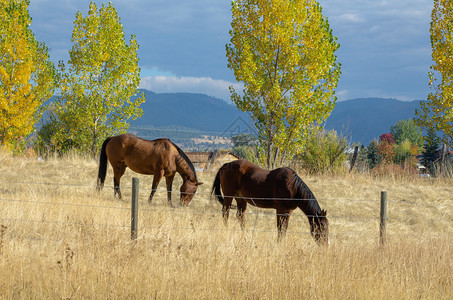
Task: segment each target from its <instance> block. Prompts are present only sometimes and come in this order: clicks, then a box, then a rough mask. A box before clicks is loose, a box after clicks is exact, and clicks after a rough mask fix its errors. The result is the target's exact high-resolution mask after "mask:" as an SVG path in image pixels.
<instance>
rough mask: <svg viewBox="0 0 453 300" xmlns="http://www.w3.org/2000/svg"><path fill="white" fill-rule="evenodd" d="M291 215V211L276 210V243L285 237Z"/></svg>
mask: <svg viewBox="0 0 453 300" xmlns="http://www.w3.org/2000/svg"><path fill="white" fill-rule="evenodd" d="M291 213H292V210H286V209H285V210H280V209H277V230H278V238H277V241H278V242H280V241H281V240H282V239H283V238H284V237H285V235H286V230H287V229H288V223H289V217H290V216H291Z"/></svg>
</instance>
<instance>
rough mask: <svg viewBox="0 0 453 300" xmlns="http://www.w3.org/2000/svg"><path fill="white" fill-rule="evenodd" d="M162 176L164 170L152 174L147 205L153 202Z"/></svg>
mask: <svg viewBox="0 0 453 300" xmlns="http://www.w3.org/2000/svg"><path fill="white" fill-rule="evenodd" d="M162 176H164V170H159V171H157V172H156V173H154V178H153V186H152V187H151V194H150V195H149V199H148V203H149V204H151V202H152V201H153V197H154V194H155V193H156V190H157V186H158V185H159V182H160V180H161V179H162Z"/></svg>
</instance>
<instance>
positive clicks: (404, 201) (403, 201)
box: [0, 180, 453, 208]
mask: <svg viewBox="0 0 453 300" xmlns="http://www.w3.org/2000/svg"><path fill="white" fill-rule="evenodd" d="M0 184H26V185H44V186H57V187H83V188H92V189H94V190H96V189H100V188H108V189H115V186H113V185H102V186H100V185H96V184H81V183H73V184H68V183H53V182H34V181H1V180H0ZM121 188H122V189H123V190H124V189H131V188H132V186H131V185H124V186H121ZM159 190H161V191H160V192H162V193H168V192H169V191H168V190H166V189H162V188H158V189H154V190H153V189H152V188H146V187H145V188H140V191H144V192H148V193H151V192H153V191H159ZM175 192H176V191H173V190H172V191H171V193H172V194H173V193H175ZM176 193H179V194H180V195H181V194H182V195H198V196H206V193H208V196H209V198H214V197H218V196H221V197H222V198H225V197H233V198H235V199H244V200H257V201H275V200H280V201H322V202H329V201H346V202H372V203H379V201H380V199H379V198H376V199H345V198H336V199H327V198H307V199H302V198H272V197H242V196H229V195H217V194H211V192H210V191H209V190H208V191H206V190H204V191H203V192H201V193H200V192H195V193H188V192H181V191H178V192H176ZM155 197H159V195H155ZM0 200H1V199H0ZM444 201H446V202H452V203H453V199H445V200H444ZM388 202H389V203H393V204H403V205H411V206H423V207H434V208H436V207H437V206H435V205H433V204H425V203H418V202H417V200H407V199H397V200H392V199H388ZM441 205H442V206H446V207H453V204H450V203H442V204H441Z"/></svg>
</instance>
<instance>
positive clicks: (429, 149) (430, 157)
mask: <svg viewBox="0 0 453 300" xmlns="http://www.w3.org/2000/svg"><path fill="white" fill-rule="evenodd" d="M439 158H440V155H439V138H438V137H437V135H436V131H435V130H434V129H432V128H428V130H427V131H426V138H425V146H424V149H423V152H422V160H421V163H422V164H423V165H424V166H425V167H426V169H427V170H428V171H429V173H431V174H433V173H434V162H435V161H437V160H438V159H439Z"/></svg>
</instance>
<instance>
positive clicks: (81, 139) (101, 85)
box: [52, 2, 145, 155]
mask: <svg viewBox="0 0 453 300" xmlns="http://www.w3.org/2000/svg"><path fill="white" fill-rule="evenodd" d="M72 42H73V46H72V49H71V50H70V51H69V55H70V59H69V62H68V65H69V67H68V68H67V69H66V66H65V65H64V63H63V62H60V69H61V73H62V84H61V97H60V98H58V99H57V100H56V102H55V114H54V116H55V117H54V118H53V119H52V122H54V123H56V124H57V126H54V128H58V131H57V132H56V133H55V134H56V136H54V140H55V141H56V143H57V146H58V147H60V148H61V147H62V146H63V145H64V144H66V145H67V144H70V145H72V146H73V147H76V148H78V149H79V150H82V151H83V152H88V153H91V154H92V155H95V153H96V151H97V149H98V148H99V147H100V144H101V143H102V142H103V140H104V139H105V138H106V137H107V136H108V135H115V134H119V133H124V132H125V131H126V130H127V128H128V127H129V123H128V119H130V118H132V119H135V118H137V117H140V116H141V115H142V114H143V112H142V110H141V109H140V108H139V106H140V105H141V104H142V103H143V102H144V101H145V98H144V94H142V95H141V96H140V97H137V98H135V100H133V98H131V97H132V96H133V95H135V94H136V93H137V91H138V85H139V83H140V76H139V75H140V69H139V68H138V56H137V50H138V44H137V42H136V40H135V36H134V35H132V36H131V38H130V40H129V45H128V44H127V43H126V40H125V37H124V32H123V26H122V25H121V23H120V18H119V16H118V14H117V12H116V10H115V8H114V7H113V5H112V3H111V2H110V3H109V4H108V5H105V4H103V5H102V7H101V9H100V10H99V11H98V9H97V6H96V4H95V3H94V2H91V3H90V5H89V10H88V15H87V16H86V17H83V16H82V13H81V12H77V14H76V17H75V20H74V31H73V33H72Z"/></svg>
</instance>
